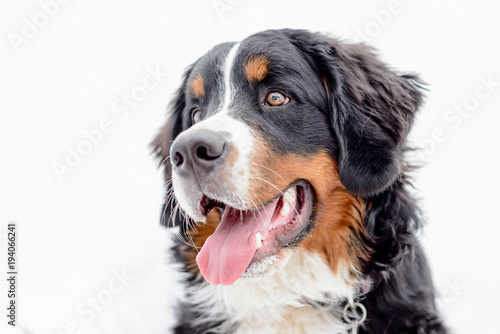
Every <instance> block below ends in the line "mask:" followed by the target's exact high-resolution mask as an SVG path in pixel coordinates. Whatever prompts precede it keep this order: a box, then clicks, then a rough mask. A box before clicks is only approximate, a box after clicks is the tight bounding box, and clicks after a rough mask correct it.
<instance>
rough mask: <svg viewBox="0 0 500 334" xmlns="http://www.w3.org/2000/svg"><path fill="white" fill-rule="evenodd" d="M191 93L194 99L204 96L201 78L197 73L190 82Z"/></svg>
mask: <svg viewBox="0 0 500 334" xmlns="http://www.w3.org/2000/svg"><path fill="white" fill-rule="evenodd" d="M191 92H192V93H193V94H194V96H196V97H200V96H203V95H205V89H204V88H203V77H202V76H201V73H198V74H197V75H196V76H195V77H194V79H193V81H191Z"/></svg>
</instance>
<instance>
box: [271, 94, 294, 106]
mask: <svg viewBox="0 0 500 334" xmlns="http://www.w3.org/2000/svg"><path fill="white" fill-rule="evenodd" d="M288 101H290V99H289V98H288V97H287V96H285V95H284V94H283V93H281V92H277V91H274V92H270V93H269V94H267V99H266V102H267V104H268V105H270V106H282V105H284V104H287V103H288Z"/></svg>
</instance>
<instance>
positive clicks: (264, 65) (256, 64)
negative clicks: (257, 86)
mask: <svg viewBox="0 0 500 334" xmlns="http://www.w3.org/2000/svg"><path fill="white" fill-rule="evenodd" d="M267 72H269V59H268V58H267V57H266V56H263V55H257V56H253V57H251V58H250V60H248V62H247V64H246V65H245V74H246V77H247V80H248V81H261V80H262V79H264V78H265V77H266V75H267Z"/></svg>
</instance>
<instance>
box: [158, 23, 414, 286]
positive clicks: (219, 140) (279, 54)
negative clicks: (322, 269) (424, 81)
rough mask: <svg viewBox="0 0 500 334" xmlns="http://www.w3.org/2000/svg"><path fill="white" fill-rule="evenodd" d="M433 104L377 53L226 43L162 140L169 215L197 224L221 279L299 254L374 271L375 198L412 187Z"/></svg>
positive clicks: (316, 38)
mask: <svg viewBox="0 0 500 334" xmlns="http://www.w3.org/2000/svg"><path fill="white" fill-rule="evenodd" d="M421 99H422V96H421V93H420V92H419V82H418V79H417V78H416V77H415V76H412V75H399V74H397V73H395V72H394V71H391V70H390V69H389V68H388V67H387V66H386V65H385V64H383V63H382V62H380V61H379V60H378V59H377V58H376V56H375V55H374V54H373V53H372V51H371V50H370V49H368V48H367V47H366V46H364V45H360V44H345V43H342V42H340V41H338V40H335V39H329V38H326V37H324V36H322V35H318V34H313V33H310V32H307V31H302V30H270V31H264V32H261V33H258V34H255V35H253V36H250V37H248V38H247V39H245V40H243V41H242V42H240V43H225V44H220V45H218V46H216V47H214V48H213V49H212V50H211V51H209V52H208V53H207V54H206V55H204V56H203V57H201V58H200V59H199V60H198V61H196V62H195V63H194V64H193V65H192V66H190V67H189V69H188V70H187V71H186V73H185V76H184V80H183V83H182V85H181V87H180V89H179V91H178V92H177V95H176V97H175V98H174V100H173V101H172V103H171V105H170V116H169V117H170V118H169V120H168V122H167V124H166V125H165V126H164V127H163V128H162V129H161V131H160V133H159V135H158V136H157V137H156V139H155V140H154V142H153V145H154V146H155V150H156V153H157V155H158V156H159V157H160V158H161V160H162V161H163V162H164V166H165V178H166V180H167V185H168V188H169V190H170V191H171V190H173V194H174V196H175V197H171V198H168V199H169V200H168V201H167V204H166V207H165V213H166V215H165V216H166V217H167V218H169V219H166V221H168V222H169V224H171V225H179V224H183V223H189V222H194V223H197V225H198V227H197V229H194V228H193V229H192V232H190V229H191V228H192V227H193V226H191V225H185V226H183V230H184V232H186V233H191V237H193V240H194V241H195V244H196V245H197V246H199V247H201V246H202V249H201V251H200V253H199V254H198V255H197V259H196V261H197V264H198V267H199V268H200V270H201V273H202V274H203V275H204V277H205V278H206V279H207V280H208V281H209V282H211V283H214V284H218V283H221V284H231V283H233V282H234V281H235V280H237V279H238V278H239V277H240V276H242V275H243V276H255V275H260V274H262V273H264V272H267V271H268V269H269V268H270V267H272V266H275V265H276V263H279V262H280V260H282V259H284V258H285V257H286V254H287V253H288V252H289V251H290V250H292V249H299V250H300V249H307V250H308V251H312V252H317V253H321V254H323V255H324V256H325V259H326V261H327V262H328V263H329V264H330V266H331V267H332V269H333V270H334V271H335V270H338V268H339V267H340V266H343V267H344V266H346V267H347V268H351V269H353V270H356V269H360V268H359V266H360V263H361V262H362V261H364V260H367V259H368V258H369V250H368V249H367V247H366V245H365V243H364V242H363V241H362V240H363V237H364V235H365V229H364V213H365V209H366V203H367V202H368V201H369V200H370V198H373V197H375V196H377V195H378V194H380V193H382V192H384V191H386V190H387V189H389V188H390V187H391V185H392V184H393V183H394V182H395V181H396V180H397V179H398V177H399V175H400V173H401V170H400V165H401V159H402V154H403V150H404V146H405V140H406V136H407V133H408V131H409V129H410V127H411V124H412V120H413V117H414V115H415V111H416V110H417V108H418V106H419V104H420V103H421ZM170 180H172V183H170ZM177 206H180V207H179V209H180V210H182V211H183V212H184V213H185V215H186V217H182V216H181V215H180V213H179V212H180V210H179V211H178V210H176V209H177V208H178V207H177ZM207 217H208V219H207ZM307 236H309V237H310V238H306V237H307Z"/></svg>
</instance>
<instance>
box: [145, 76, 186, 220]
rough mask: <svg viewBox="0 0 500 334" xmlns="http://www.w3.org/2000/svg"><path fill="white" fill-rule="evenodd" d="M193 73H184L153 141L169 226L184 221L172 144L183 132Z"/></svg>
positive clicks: (163, 218) (163, 217) (152, 145)
mask: <svg viewBox="0 0 500 334" xmlns="http://www.w3.org/2000/svg"><path fill="white" fill-rule="evenodd" d="M190 73H191V68H188V69H187V70H186V72H185V73H184V78H183V80H182V85H181V87H179V89H178V90H177V92H176V93H175V96H174V98H173V99H172V101H171V102H170V104H169V107H168V113H167V114H168V120H167V123H166V124H165V125H164V126H163V127H162V128H161V129H160V131H159V132H158V134H157V135H156V137H155V138H154V139H153V141H152V142H151V147H152V148H153V153H154V155H155V156H156V157H157V158H158V159H159V161H160V166H159V167H160V168H163V171H164V177H165V184H166V190H167V198H166V200H165V204H164V207H163V214H162V217H161V224H162V225H164V226H167V227H172V226H178V225H180V224H181V222H182V217H181V213H180V210H174V208H175V207H176V201H175V197H174V196H173V193H172V180H171V179H172V165H171V164H170V145H171V144H172V142H173V141H174V139H175V138H176V137H177V136H178V135H179V133H181V132H182V130H183V128H182V113H183V110H184V108H185V107H186V93H185V92H186V85H187V81H188V78H189V75H190Z"/></svg>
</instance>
